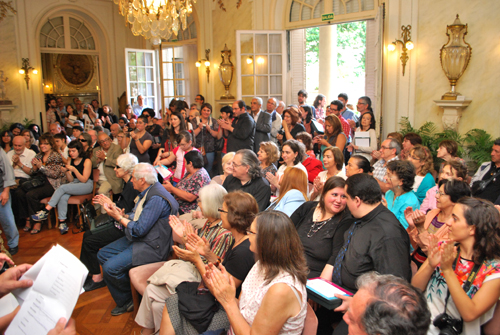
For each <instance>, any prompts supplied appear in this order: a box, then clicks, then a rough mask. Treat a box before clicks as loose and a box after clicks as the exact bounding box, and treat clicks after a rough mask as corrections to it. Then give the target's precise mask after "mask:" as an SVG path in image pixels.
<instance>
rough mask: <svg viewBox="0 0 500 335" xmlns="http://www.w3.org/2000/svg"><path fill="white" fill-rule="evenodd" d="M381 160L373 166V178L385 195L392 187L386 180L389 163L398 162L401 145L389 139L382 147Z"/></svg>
mask: <svg viewBox="0 0 500 335" xmlns="http://www.w3.org/2000/svg"><path fill="white" fill-rule="evenodd" d="M379 152H380V159H379V160H378V161H377V162H376V163H375V164H373V177H374V178H375V179H376V180H377V182H378V184H379V186H380V188H381V189H382V192H383V193H384V194H385V192H387V191H388V190H389V188H390V185H389V184H388V183H387V182H386V180H385V175H386V173H387V163H389V162H391V161H395V160H398V159H399V157H398V155H399V153H400V152H401V144H400V143H399V142H398V141H397V140H395V139H393V138H388V139H386V140H385V141H384V142H382V145H381V146H380V150H379Z"/></svg>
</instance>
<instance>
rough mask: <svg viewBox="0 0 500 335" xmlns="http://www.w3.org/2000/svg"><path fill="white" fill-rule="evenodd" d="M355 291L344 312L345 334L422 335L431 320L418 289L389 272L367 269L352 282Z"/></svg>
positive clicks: (347, 298) (423, 298)
mask: <svg viewBox="0 0 500 335" xmlns="http://www.w3.org/2000/svg"><path fill="white" fill-rule="evenodd" d="M356 286H357V287H358V292H357V293H356V294H355V295H354V296H353V297H352V298H351V297H345V296H343V297H342V299H345V300H347V301H349V305H348V306H350V308H348V309H347V313H345V314H344V320H345V322H346V323H347V326H348V327H349V329H348V330H347V329H344V331H345V332H346V333H347V332H349V334H359V335H378V334H384V335H401V334H412V335H425V334H427V330H428V329H429V324H430V322H431V317H430V314H431V313H430V311H429V308H428V307H427V303H426V301H425V296H424V294H422V291H420V290H418V289H415V287H413V286H411V285H410V284H409V283H408V282H407V281H406V280H403V279H401V278H398V277H396V276H392V275H379V274H377V273H376V272H369V273H366V274H364V275H362V276H360V277H359V278H358V280H357V282H356Z"/></svg>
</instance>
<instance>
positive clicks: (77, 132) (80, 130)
mask: <svg viewBox="0 0 500 335" xmlns="http://www.w3.org/2000/svg"><path fill="white" fill-rule="evenodd" d="M82 133H83V127H82V126H80V125H75V126H73V128H72V135H71V140H77V139H78V138H80V135H81V134H82Z"/></svg>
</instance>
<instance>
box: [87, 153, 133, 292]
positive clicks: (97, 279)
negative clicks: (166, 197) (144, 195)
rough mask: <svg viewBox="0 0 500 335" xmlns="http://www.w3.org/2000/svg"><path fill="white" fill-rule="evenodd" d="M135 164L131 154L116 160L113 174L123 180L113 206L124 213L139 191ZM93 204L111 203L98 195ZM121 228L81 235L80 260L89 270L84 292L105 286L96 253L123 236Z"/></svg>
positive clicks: (119, 226) (113, 227)
mask: <svg viewBox="0 0 500 335" xmlns="http://www.w3.org/2000/svg"><path fill="white" fill-rule="evenodd" d="M137 163H138V160H137V157H135V156H134V155H131V154H123V155H120V156H118V158H117V159H116V166H115V174H116V177H118V178H121V179H122V180H123V182H124V186H123V190H122V192H121V193H120V198H119V199H118V201H116V203H115V204H116V206H117V207H118V208H120V209H124V210H125V213H129V212H130V211H132V209H133V208H134V206H135V202H134V200H135V198H136V197H137V196H138V195H139V191H137V190H136V189H134V185H133V183H132V173H133V172H134V167H135V165H136V164H137ZM93 203H94V204H99V205H100V206H101V207H104V204H106V203H107V204H109V205H111V204H112V203H113V202H112V201H111V199H110V198H108V197H107V196H105V195H104V194H99V195H97V196H96V197H95V198H94V199H93ZM103 215H107V214H103ZM122 228H123V227H122V226H121V225H118V226H115V225H114V224H110V225H106V226H105V227H104V228H101V229H95V230H94V231H92V230H87V231H86V232H85V234H83V241H82V249H81V252H80V260H81V261H82V263H83V264H84V265H85V266H86V267H87V269H88V270H89V277H88V278H87V280H86V281H85V284H84V285H83V288H84V289H85V291H87V292H88V291H92V290H95V289H98V288H101V287H104V286H106V284H105V283H104V280H103V276H102V273H101V267H100V266H99V261H98V260H97V252H98V251H99V250H100V249H101V248H104V247H105V246H107V245H108V244H110V243H111V242H114V241H116V240H117V239H119V238H121V237H123V236H125V232H124V231H123V229H122Z"/></svg>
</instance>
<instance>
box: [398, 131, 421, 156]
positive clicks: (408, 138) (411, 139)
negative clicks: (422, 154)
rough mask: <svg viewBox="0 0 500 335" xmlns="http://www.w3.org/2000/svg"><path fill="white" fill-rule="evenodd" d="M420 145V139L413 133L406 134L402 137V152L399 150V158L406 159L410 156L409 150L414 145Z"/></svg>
mask: <svg viewBox="0 0 500 335" xmlns="http://www.w3.org/2000/svg"><path fill="white" fill-rule="evenodd" d="M419 144H420V145H422V137H420V135H418V134H415V133H407V134H406V135H405V136H404V137H403V143H402V145H403V150H401V154H400V156H399V158H400V159H402V160H404V159H408V155H410V152H411V150H412V149H413V147H414V146H416V145H419Z"/></svg>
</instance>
